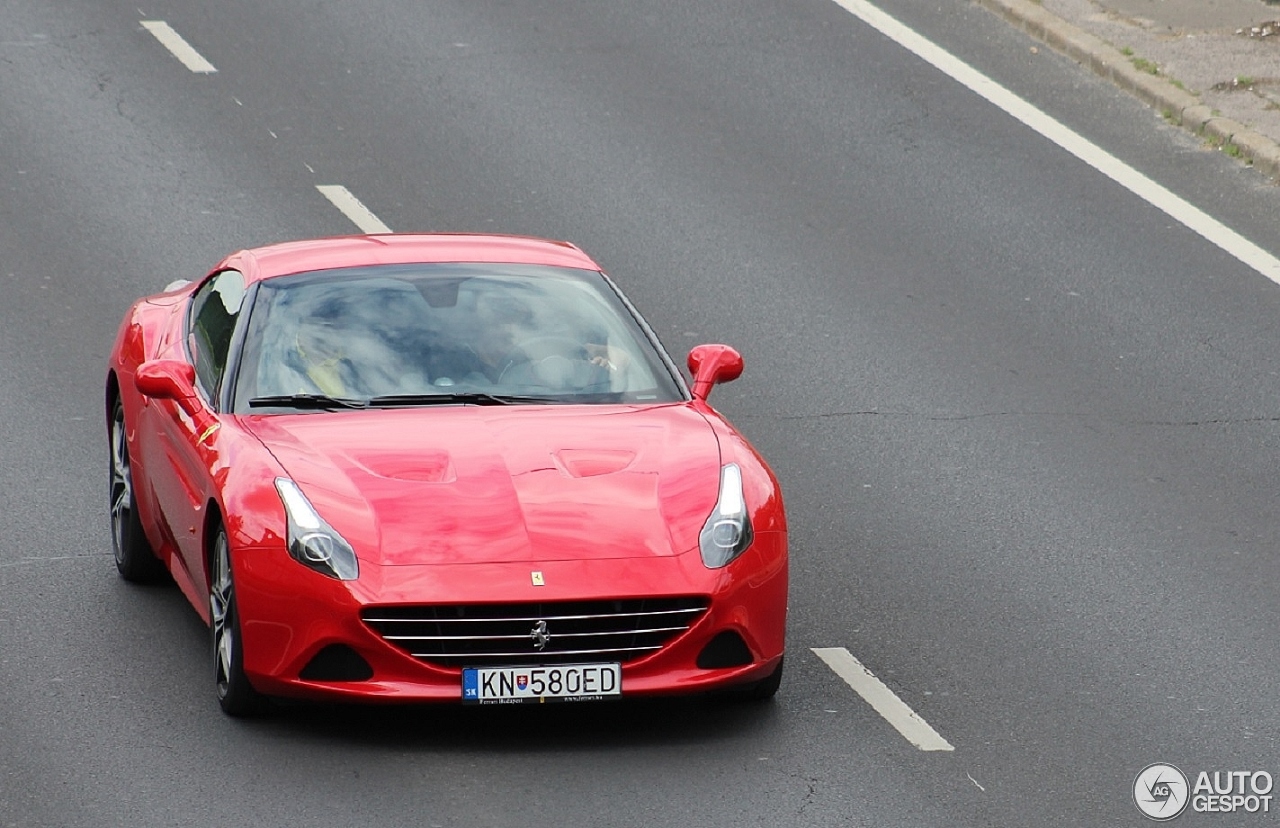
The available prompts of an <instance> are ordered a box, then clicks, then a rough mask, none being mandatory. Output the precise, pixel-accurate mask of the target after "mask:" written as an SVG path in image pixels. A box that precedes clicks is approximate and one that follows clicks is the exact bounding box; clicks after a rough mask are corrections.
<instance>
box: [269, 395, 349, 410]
mask: <svg viewBox="0 0 1280 828" xmlns="http://www.w3.org/2000/svg"><path fill="white" fill-rule="evenodd" d="M249 407H250V408H272V407H276V408H307V409H320V410H323V409H330V408H366V407H368V403H366V402H365V401H364V400H352V399H348V398H346V397H330V396H328V395H327V394H276V395H275V396H270V397H254V398H253V399H251V400H249Z"/></svg>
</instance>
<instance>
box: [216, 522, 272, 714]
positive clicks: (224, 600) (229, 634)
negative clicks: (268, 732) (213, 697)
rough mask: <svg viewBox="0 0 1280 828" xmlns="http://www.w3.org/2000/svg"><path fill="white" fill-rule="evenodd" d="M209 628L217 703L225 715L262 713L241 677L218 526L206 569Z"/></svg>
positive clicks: (225, 551) (227, 564) (260, 700)
mask: <svg viewBox="0 0 1280 828" xmlns="http://www.w3.org/2000/svg"><path fill="white" fill-rule="evenodd" d="M209 569H210V572H209V622H210V623H209V629H210V631H211V632H212V639H213V669H214V681H215V687H216V689H217V693H218V704H219V705H221V706H222V712H224V713H226V714H227V715H228V716H252V715H254V714H255V713H259V712H261V711H262V708H263V707H264V704H265V701H266V699H265V697H263V696H262V695H261V694H260V693H259V692H258V691H257V690H255V689H254V687H253V685H252V684H250V683H249V679H248V677H247V676H245V674H244V645H243V643H242V642H243V638H242V637H241V634H240V613H239V611H238V610H237V608H236V589H235V581H234V579H233V578H232V575H231V546H230V544H229V543H228V542H227V531H226V529H224V528H223V527H222V526H219V527H218V531H217V534H216V535H214V540H213V561H212V566H211V567H210V568H209Z"/></svg>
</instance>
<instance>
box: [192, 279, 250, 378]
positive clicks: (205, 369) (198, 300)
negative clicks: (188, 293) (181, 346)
mask: <svg viewBox="0 0 1280 828" xmlns="http://www.w3.org/2000/svg"><path fill="white" fill-rule="evenodd" d="M244 287H245V285H244V276H242V275H241V274H240V273H239V272H238V271H235V270H224V271H222V272H220V273H217V274H215V275H214V276H213V277H212V278H210V279H209V280H208V281H206V282H205V283H204V284H203V285H201V286H200V287H199V288H198V289H197V290H196V292H195V294H194V295H193V296H192V298H191V311H190V316H189V317H188V324H189V326H190V327H189V331H188V334H187V349H188V352H189V353H190V356H191V360H192V364H193V365H195V369H196V384H197V385H198V386H199V387H200V389H201V390H202V391H203V392H204V394H205V396H206V398H207V399H209V400H210V401H216V400H217V398H218V391H219V389H220V388H221V386H222V378H223V375H224V374H225V373H226V369H227V355H228V352H229V351H230V349H231V334H232V332H233V331H234V330H235V326H236V319H237V318H238V317H239V315H240V306H241V305H242V304H243V302H244V293H245V290H244Z"/></svg>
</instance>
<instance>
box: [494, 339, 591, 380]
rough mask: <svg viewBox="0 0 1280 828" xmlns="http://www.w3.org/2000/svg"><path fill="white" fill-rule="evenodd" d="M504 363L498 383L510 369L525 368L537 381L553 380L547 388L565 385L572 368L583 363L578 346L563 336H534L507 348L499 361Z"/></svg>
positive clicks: (583, 357)
mask: <svg viewBox="0 0 1280 828" xmlns="http://www.w3.org/2000/svg"><path fill="white" fill-rule="evenodd" d="M503 362H504V363H506V366H507V367H505V368H503V369H502V373H501V374H500V375H499V376H498V382H502V381H503V380H505V379H507V373H508V372H509V371H511V370H512V369H513V368H517V367H520V366H528V372H529V373H530V374H532V375H533V378H537V379H539V380H555V379H559V382H552V383H549V384H555V385H566V384H569V382H570V381H571V377H572V376H573V375H574V374H575V373H576V371H577V368H576V366H577V365H578V364H580V363H585V362H587V359H586V354H585V352H584V351H583V348H582V343H581V342H579V341H578V340H576V339H573V338H572V337H569V336H566V335H564V334H535V335H533V336H528V337H525V338H524V339H522V340H520V341H519V342H517V343H515V344H514V345H512V346H511V349H510V350H508V351H507V353H506V355H505V356H504V357H503Z"/></svg>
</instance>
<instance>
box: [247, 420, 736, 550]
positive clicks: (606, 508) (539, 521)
mask: <svg viewBox="0 0 1280 828" xmlns="http://www.w3.org/2000/svg"><path fill="white" fill-rule="evenodd" d="M244 422H245V425H246V427H247V428H248V429H249V430H250V431H251V432H253V433H254V434H255V435H256V436H257V437H258V439H259V440H261V441H262V443H263V444H264V445H265V446H266V447H267V448H268V449H269V450H270V451H271V452H272V454H273V455H275V457H276V459H277V460H278V461H279V462H280V464H281V465H282V466H283V467H284V469H285V470H286V471H287V473H288V474H289V475H290V476H291V477H292V478H293V479H294V481H296V482H297V483H298V485H299V486H301V487H302V489H303V491H304V492H305V493H306V494H307V497H308V498H309V499H310V500H311V502H312V504H313V505H314V506H315V507H316V510H317V511H319V513H320V514H321V515H322V516H323V517H324V518H325V520H327V521H328V522H329V523H330V524H331V525H332V526H333V527H334V528H335V529H337V530H338V531H339V532H340V533H341V534H342V535H343V536H344V537H346V538H347V540H348V541H349V542H351V544H352V545H353V546H354V547H355V549H356V551H357V555H359V557H361V558H363V559H365V560H371V561H372V562H376V563H379V564H381V565H384V566H398V565H416V564H430V563H451V564H454V563H481V562H486V563H501V562H519V561H553V560H571V559H572V560H584V559H603V558H626V557H652V556H664V555H674V554H679V553H681V552H685V551H688V550H690V549H693V548H694V547H696V546H697V543H698V533H699V532H700V530H701V529H702V525H703V523H704V522H705V521H706V518H707V515H708V514H710V512H711V509H712V508H713V507H714V505H715V501H716V498H717V494H718V487H719V480H720V450H719V445H718V443H717V441H716V437H715V434H714V433H713V431H712V429H711V427H710V425H709V424H708V423H707V422H706V420H705V419H703V417H702V416H701V415H700V414H698V413H697V412H696V411H694V410H692V409H691V408H690V407H689V406H688V405H682V404H675V405H664V406H650V407H642V408H633V407H620V406H608V407H601V406H533V405H518V406H509V407H502V408H497V407H488V406H485V407H480V406H457V407H452V406H451V407H448V408H431V409H423V408H410V409H388V410H363V411H353V412H322V413H307V414H285V415H280V414H277V415H257V416H251V417H246V418H244Z"/></svg>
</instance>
